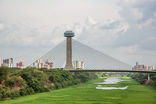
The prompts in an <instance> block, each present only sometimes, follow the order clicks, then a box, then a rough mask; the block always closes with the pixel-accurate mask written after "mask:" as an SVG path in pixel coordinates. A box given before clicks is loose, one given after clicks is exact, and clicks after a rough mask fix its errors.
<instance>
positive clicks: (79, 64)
mask: <svg viewBox="0 0 156 104" xmlns="http://www.w3.org/2000/svg"><path fill="white" fill-rule="evenodd" d="M73 66H74V69H84V62H83V61H73Z"/></svg>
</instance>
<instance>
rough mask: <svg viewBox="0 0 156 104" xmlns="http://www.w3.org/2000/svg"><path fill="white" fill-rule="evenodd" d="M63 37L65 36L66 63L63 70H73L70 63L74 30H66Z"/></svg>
mask: <svg viewBox="0 0 156 104" xmlns="http://www.w3.org/2000/svg"><path fill="white" fill-rule="evenodd" d="M64 37H67V40H66V41H67V43H66V65H65V68H64V69H65V70H74V67H73V64H72V37H74V32H72V31H66V32H65V33H64Z"/></svg>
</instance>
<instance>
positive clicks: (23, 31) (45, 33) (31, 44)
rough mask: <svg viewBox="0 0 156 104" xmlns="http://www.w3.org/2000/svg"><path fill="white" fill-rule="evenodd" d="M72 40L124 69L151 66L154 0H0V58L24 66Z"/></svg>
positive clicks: (155, 39)
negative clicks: (124, 65) (71, 33)
mask: <svg viewBox="0 0 156 104" xmlns="http://www.w3.org/2000/svg"><path fill="white" fill-rule="evenodd" d="M66 30H72V31H74V32H75V35H76V36H75V37H74V38H73V39H75V40H78V41H80V42H82V43H84V44H86V45H88V46H90V47H92V48H95V49H97V50H99V51H101V52H103V53H105V54H107V55H110V56H112V57H114V58H116V59H119V60H120V61H123V62H125V63H127V64H130V65H134V64H135V63H136V61H137V62H139V63H140V64H145V65H155V66H156V0H0V58H1V59H4V58H10V57H13V58H14V60H15V63H16V62H18V61H24V62H25V63H26V64H27V65H29V64H31V63H32V62H33V61H34V60H36V59H38V58H40V57H41V56H43V55H44V54H45V53H47V52H48V51H49V50H51V49H52V48H54V47H55V46H56V45H57V44H59V43H60V42H62V41H63V40H65V37H63V33H64V32H65V31H66Z"/></svg>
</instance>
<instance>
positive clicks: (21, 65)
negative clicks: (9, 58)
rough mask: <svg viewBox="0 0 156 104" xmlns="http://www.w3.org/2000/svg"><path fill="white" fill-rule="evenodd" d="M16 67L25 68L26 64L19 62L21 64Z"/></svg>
mask: <svg viewBox="0 0 156 104" xmlns="http://www.w3.org/2000/svg"><path fill="white" fill-rule="evenodd" d="M16 67H17V68H25V64H24V62H19V63H16Z"/></svg>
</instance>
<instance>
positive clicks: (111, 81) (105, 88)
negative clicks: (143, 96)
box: [96, 77, 128, 90]
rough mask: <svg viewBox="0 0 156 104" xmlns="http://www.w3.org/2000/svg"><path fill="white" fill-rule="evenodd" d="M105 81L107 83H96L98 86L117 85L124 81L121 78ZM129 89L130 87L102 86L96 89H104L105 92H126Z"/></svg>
mask: <svg viewBox="0 0 156 104" xmlns="http://www.w3.org/2000/svg"><path fill="white" fill-rule="evenodd" d="M104 81H105V82H101V83H96V84H117V83H118V82H121V81H124V80H121V79H120V78H119V77H111V78H107V79H106V80H104ZM127 88H128V86H125V87H102V85H97V87H96V89H104V90H114V89H119V90H125V89H127Z"/></svg>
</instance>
